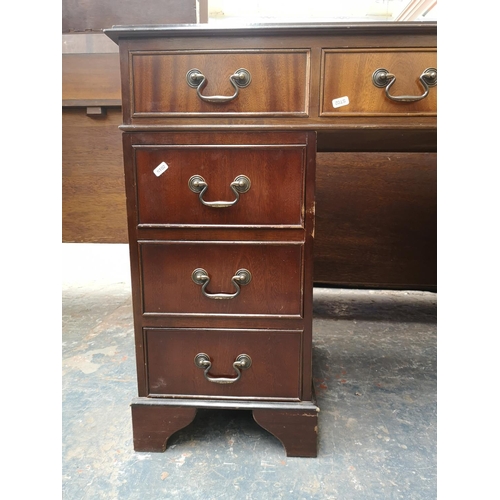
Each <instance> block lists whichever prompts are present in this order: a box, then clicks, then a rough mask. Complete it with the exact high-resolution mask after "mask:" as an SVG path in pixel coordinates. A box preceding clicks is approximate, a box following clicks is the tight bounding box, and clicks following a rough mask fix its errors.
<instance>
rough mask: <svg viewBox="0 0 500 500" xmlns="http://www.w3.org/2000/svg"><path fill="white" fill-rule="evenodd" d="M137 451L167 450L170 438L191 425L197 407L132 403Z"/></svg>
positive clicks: (135, 448) (135, 447)
mask: <svg viewBox="0 0 500 500" xmlns="http://www.w3.org/2000/svg"><path fill="white" fill-rule="evenodd" d="M131 407H132V429H133V434H134V450H135V451H153V452H158V451H160V452H161V451H165V450H166V448H167V440H168V438H169V437H170V436H171V435H172V434H173V433H174V432H177V431H178V430H180V429H182V428H183V427H186V426H187V425H189V424H190V423H191V422H192V421H193V420H194V417H195V416H196V408H190V407H179V406H160V405H145V404H132V405H131Z"/></svg>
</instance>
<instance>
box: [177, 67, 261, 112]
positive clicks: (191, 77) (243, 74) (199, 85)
mask: <svg viewBox="0 0 500 500" xmlns="http://www.w3.org/2000/svg"><path fill="white" fill-rule="evenodd" d="M186 80H187V83H188V85H189V86H190V87H193V88H195V89H196V92H197V94H198V97H199V98H200V99H201V100H202V101H205V102H215V103H219V104H224V103H225V102H229V101H232V100H233V99H236V97H238V93H239V91H240V88H244V87H248V86H249V85H250V82H251V81H252V76H251V75H250V72H249V71H248V70H247V69H245V68H240V69H238V70H236V71H235V72H234V73H233V74H232V75H231V76H230V77H229V81H230V82H231V85H232V86H233V87H234V94H233V95H230V96H225V95H211V96H206V95H202V93H201V91H202V90H203V88H204V87H205V85H206V84H207V83H208V82H207V78H206V76H205V75H204V74H203V73H202V72H201V71H200V70H199V69H196V68H193V69H190V70H189V71H188V72H187V74H186Z"/></svg>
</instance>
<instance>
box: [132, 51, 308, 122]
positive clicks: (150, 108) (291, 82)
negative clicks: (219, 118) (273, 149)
mask: <svg viewBox="0 0 500 500" xmlns="http://www.w3.org/2000/svg"><path fill="white" fill-rule="evenodd" d="M130 66H131V68H132V69H131V92H132V96H131V103H132V104H133V110H132V115H133V116H135V117H144V116H149V117H154V116H172V115H179V114H182V115H184V116H190V115H242V116H248V115H253V114H258V115H265V114H275V115H302V116H306V115H307V97H308V95H309V71H308V70H309V52H308V51H307V50H300V51H295V50H281V51H266V50H262V51H259V52H258V53H256V52H255V51H253V50H252V51H241V50H234V51H233V50H226V51H217V52H215V53H214V52H204V51H199V50H198V51H186V52H179V51H176V52H163V51H156V52H147V51H144V52H142V51H139V52H135V51H134V52H132V53H131V62H130ZM241 68H244V69H246V70H247V71H249V73H250V75H251V82H250V84H249V85H248V86H247V87H244V88H241V89H239V95H238V97H237V98H236V99H233V100H231V101H229V102H228V103H222V104H221V103H212V102H205V101H203V100H202V99H200V98H199V97H198V95H197V91H196V89H195V88H192V87H190V86H189V85H188V83H187V81H186V74H187V73H188V72H189V71H190V70H192V69H198V70H200V71H201V73H202V74H203V75H204V76H205V78H206V81H207V84H206V86H205V87H204V88H203V90H201V95H203V96H214V95H217V96H232V95H234V93H235V88H234V86H233V85H232V84H231V82H230V79H229V77H230V76H231V75H232V74H233V73H235V72H236V71H237V70H239V69H241Z"/></svg>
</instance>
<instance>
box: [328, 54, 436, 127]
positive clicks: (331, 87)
mask: <svg viewBox="0 0 500 500" xmlns="http://www.w3.org/2000/svg"><path fill="white" fill-rule="evenodd" d="M381 68H383V69H386V70H387V71H389V72H390V73H392V74H394V75H395V76H396V82H395V83H394V84H393V85H392V86H391V88H390V89H389V94H390V95H393V96H398V95H399V96H401V95H409V96H421V95H422V94H423V93H424V88H423V87H422V84H421V83H420V81H419V78H420V75H421V74H422V73H423V72H424V70H426V69H427V68H437V53H436V50H435V49H412V50H409V49H399V48H395V49H367V48H364V49H354V50H341V49H337V50H328V49H327V50H325V51H324V52H323V69H322V75H323V86H322V94H321V102H322V106H321V110H320V116H325V117H326V116H334V115H340V116H342V115H352V114H364V115H366V114H381V115H390V114H396V115H398V114H401V115H407V114H415V115H418V114H421V115H424V114H428V115H435V114H436V112H437V87H431V88H430V90H429V94H428V95H427V97H425V98H424V99H422V100H420V101H417V102H394V101H393V100H391V99H389V98H388V97H387V96H386V95H385V89H384V88H378V87H376V86H375V85H373V83H372V75H373V73H374V71H375V70H377V69H381ZM343 96H347V97H348V98H349V104H348V105H347V106H342V107H339V108H334V107H333V106H332V100H333V99H337V98H339V97H343Z"/></svg>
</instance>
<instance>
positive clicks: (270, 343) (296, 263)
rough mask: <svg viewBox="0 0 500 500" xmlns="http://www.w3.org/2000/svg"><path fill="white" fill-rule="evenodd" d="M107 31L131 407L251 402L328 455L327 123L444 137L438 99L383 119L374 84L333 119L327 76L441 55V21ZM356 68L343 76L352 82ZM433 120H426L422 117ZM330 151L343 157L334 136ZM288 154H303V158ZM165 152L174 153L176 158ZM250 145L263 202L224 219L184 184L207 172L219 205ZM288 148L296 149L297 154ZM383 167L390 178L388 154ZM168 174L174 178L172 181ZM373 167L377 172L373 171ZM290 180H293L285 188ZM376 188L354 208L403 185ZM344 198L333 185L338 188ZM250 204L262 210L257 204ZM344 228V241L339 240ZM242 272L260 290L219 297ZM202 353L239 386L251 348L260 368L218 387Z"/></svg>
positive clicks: (302, 449)
mask: <svg viewBox="0 0 500 500" xmlns="http://www.w3.org/2000/svg"><path fill="white" fill-rule="evenodd" d="M419 30H420V31H419ZM107 33H108V34H109V36H110V37H111V38H112V39H114V40H115V41H119V45H120V61H121V78H122V98H123V120H124V124H123V125H122V127H121V128H122V130H123V131H125V132H126V133H125V134H124V138H123V145H124V161H125V175H126V190H127V214H128V227H129V242H130V255H131V266H132V286H133V305H134V320H135V335H136V355H137V372H138V390H139V398H138V400H137V401H138V402H137V403H135V404H139V405H142V406H148V405H149V406H155V407H156V406H157V407H160V408H166V407H168V408H176V407H178V408H188V407H189V408H196V407H203V408H210V407H216V408H219V409H224V408H226V407H235V405H236V408H243V407H244V408H246V409H251V410H253V412H254V418H255V420H256V421H257V422H258V423H259V424H260V425H262V426H263V427H264V428H266V429H268V430H269V431H270V432H272V433H273V434H274V435H275V436H277V437H278V438H279V439H280V440H281V441H282V443H283V444H284V446H285V448H286V451H287V454H288V455H289V456H316V453H317V430H318V429H317V411H318V408H317V407H316V405H315V403H314V402H313V394H312V383H311V382H312V366H311V364H312V356H311V354H312V285H313V240H314V238H315V227H314V224H315V204H314V196H315V186H314V181H315V166H316V150H317V145H316V132H317V131H321V132H324V133H325V136H326V135H329V136H330V137H332V138H333V137H334V136H335V131H337V130H339V131H342V132H345V131H346V130H356V131H359V130H362V131H365V130H374V131H377V132H380V131H383V130H385V131H392V133H395V134H397V133H399V131H403V130H418V131H420V132H422V131H425V130H431V131H432V130H435V125H436V120H435V116H432V113H427V108H425V106H426V105H428V104H429V102H431V103H432V101H427V104H425V105H424V108H425V109H423V108H422V109H421V108H419V107H418V106H416V107H414V108H412V109H413V111H414V112H413V113H408V112H402V113H396V112H388V111H387V110H386V109H385V108H384V109H382V111H381V112H380V113H379V112H378V111H377V109H378V108H376V106H373V105H372V98H371V97H370V96H371V95H372V94H370V92H369V91H367V90H366V88H365V86H362V88H361V87H359V88H357V89H358V90H359V92H358V93H359V95H364V94H363V92H365V93H366V92H368V98H365V97H361V98H360V99H359V102H363V104H362V105H360V104H359V102H358V97H357V94H356V95H355V96H354V97H355V98H354V101H355V106H358V105H360V106H361V107H360V108H359V112H355V113H350V114H349V113H343V114H338V115H337V114H329V113H328V110H325V109H324V108H325V102H324V99H326V98H327V97H328V99H330V97H329V96H326V93H328V92H333V91H334V90H335V91H336V90H337V89H336V88H335V87H331V86H329V85H332V83H331V82H332V81H333V82H334V83H333V85H336V82H337V81H338V80H339V78H338V75H335V74H332V73H331V71H333V70H334V69H335V68H333V69H332V68H331V67H330V66H328V67H327V64H326V63H327V62H328V63H330V62H331V59H330V58H331V57H333V56H332V54H340V53H345V52H349V54H350V55H352V54H354V53H355V52H357V53H369V52H371V53H372V55H373V53H375V52H381V53H383V54H384V57H385V55H387V54H392V55H390V57H389V59H388V60H387V62H392V61H393V59H395V60H398V61H399V62H401V61H402V60H403V59H398V57H399V55H400V54H403V53H415V54H417V53H420V52H422V53H426V54H427V53H431V52H432V50H433V49H434V47H435V27H432V26H431V27H429V26H426V25H422V26H421V27H420V28H417V27H416V26H410V27H408V26H406V27H403V26H402V25H399V24H397V23H391V24H388V25H387V27H386V28H385V29H379V28H378V27H375V26H370V25H366V24H363V23H360V24H359V25H353V26H348V27H346V26H342V27H341V26H329V25H317V26H309V27H300V26H296V27H291V26H274V27H268V28H264V27H260V28H247V29H243V30H236V29H232V28H227V29H226V28H224V29H212V28H210V27H182V26H181V27H179V26H177V27H175V26H174V27H170V28H161V27H156V28H152V27H145V28H138V29H136V28H131V27H124V28H116V29H113V30H110V31H109V32H107ZM408 35H415V36H416V35H418V36H416V37H414V38H412V37H409V36H408ZM325 48H327V49H328V50H327V52H325ZM371 48H375V49H376V50H375V51H373V50H371ZM417 49H418V50H417ZM394 54H397V55H396V56H394ZM327 57H328V61H327ZM342 57H343V56H342ZM363 57H365V58H366V61H367V62H366V64H365V63H363V64H365V66H369V65H370V64H371V62H373V61H371V59H370V54H368V55H366V54H365V56H363ZM417 59H418V57H417ZM417 59H415V60H413V62H412V60H408V62H407V61H406V60H405V62H404V63H402V62H401V66H400V67H397V66H394V67H391V68H388V69H389V71H391V72H394V73H396V72H398V71H399V69H409V68H411V69H413V66H414V64H413V63H415V64H416V65H418V63H419V62H420V61H419V60H417ZM350 60H352V59H350ZM380 60H383V61H385V59H383V58H381V59H380ZM377 62H378V60H377ZM368 63H370V64H368ZM356 64H358V65H361V63H356ZM351 66H352V64H351ZM403 66H404V68H403ZM207 67H208V68H207ZM193 68H197V69H198V70H200V71H201V72H203V73H204V74H205V76H206V77H207V80H208V85H207V86H206V87H205V88H203V89H202V90H201V92H202V96H200V95H197V92H196V89H193V88H191V87H189V85H188V84H187V82H186V73H187V72H188V71H189V70H190V69H193ZM239 68H246V69H248V70H250V72H251V74H252V83H251V84H250V85H249V86H248V87H246V88H244V89H241V90H240V91H239V92H238V93H237V95H236V96H235V97H234V98H231V99H230V100H229V101H228V102H225V103H218V104H214V103H207V102H205V100H204V99H203V96H209V95H226V96H228V95H231V94H232V93H233V92H234V89H233V88H232V86H231V85H229V75H231V74H232V73H234V72H235V71H236V70H237V69H239ZM375 69H377V68H373V70H371V72H373V71H374V70H375ZM356 71H357V70H356V68H353V67H350V68H347V69H346V72H348V73H349V72H350V73H351V74H353V73H354V78H355V73H356ZM405 74H406V73H405ZM417 76H418V75H417ZM400 81H401V79H399V80H398V84H399V83H400ZM403 83H404V82H403ZM370 84H371V82H370ZM363 85H364V84H363ZM353 88H354V87H353ZM377 90H380V91H381V92H383V89H377ZM408 93H410V92H409V91H405V94H408ZM433 95H434V94H433ZM334 97H341V96H340V95H335V96H332V98H334ZM379 98H380V94H377V97H376V99H379ZM365 101H366V102H368V104H366V102H365ZM376 102H378V101H376ZM431 107H432V106H431ZM351 109H354V108H351ZM356 109H358V108H356ZM374 110H375V111H374ZM425 114H428V115H429V116H421V115H425ZM391 115H392V116H391ZM337 117H341V118H342V119H341V120H338V119H337ZM374 117H379V118H382V119H381V120H374ZM264 130H267V131H266V132H265V131H264ZM307 130H309V131H310V132H307ZM330 134H331V135H330ZM389 136H390V133H388V134H387V136H385V139H386V140H388V139H387V138H388V137H389ZM327 142H328V141H327ZM346 142H347V144H345V145H344V150H349V144H352V143H353V141H352V139H351V138H349V140H348V141H346ZM324 144H325V143H323V147H324ZM270 146H272V147H270ZM330 147H331V148H332V149H331V151H338V150H342V145H337V144H334V140H333V143H332V145H331V146H330ZM278 149H282V150H283V152H280V153H279V155H278V156H280V155H281V156H282V158H279V157H277V156H273V154H274V155H276V154H277V151H278ZM403 149H404V148H403ZM291 151H300V152H301V156H300V158H301V159H300V160H299V157H298V156H293V154H292V153H291ZM165 152H168V154H169V155H171V156H169V157H168V161H167V159H166V158H165V157H164V154H165ZM241 153H243V154H242V156H243V157H244V158H245V159H246V160H248V162H249V163H248V164H249V165H250V166H249V167H248V168H250V169H251V172H252V174H251V176H252V177H253V178H254V179H256V181H255V183H256V184H255V186H254V184H253V182H254V180H253V179H252V189H254V187H255V189H254V190H253V191H251V192H250V193H251V194H252V196H254V195H256V197H254V198H253V197H252V196H248V197H247V198H246V203H247V205H245V194H242V195H241V199H240V201H238V204H237V205H235V206H234V207H230V208H234V210H231V209H230V208H229V209H228V210H227V211H226V210H225V209H224V211H223V212H220V214H222V215H217V214H215V213H212V212H210V211H209V210H205V208H204V207H200V206H199V205H196V203H194V204H193V201H195V200H196V195H194V193H193V194H192V193H190V192H187V191H186V187H185V186H186V183H187V180H188V179H189V177H190V176H191V175H193V174H198V175H202V176H203V177H206V181H207V182H208V185H209V186H210V187H211V192H207V193H206V199H207V200H208V201H210V200H214V199H217V200H220V199H225V198H227V194H226V195H225V196H224V195H223V194H222V193H224V190H226V193H227V186H228V183H230V182H231V181H232V180H233V179H232V177H233V176H234V175H239V174H240V173H241V174H245V175H248V174H247V173H246V172H243V171H242V172H240V169H239V168H238V167H240V166H245V167H247V165H245V162H242V163H241V158H240V157H239V156H238V155H239V154H241ZM287 154H290V155H291V156H290V157H287V158H286V155H287ZM356 154H358V153H354V154H351V153H350V156H349V155H347V156H346V157H344V161H350V162H351V168H352V167H353V165H355V166H357V167H359V168H360V169H363V168H364V167H365V164H364V163H363V162H364V161H365V160H366V161H368V163H369V162H370V161H371V160H373V158H371V157H370V156H366V157H360V158H357V157H356ZM335 157H336V156H335ZM392 159H395V160H396V159H397V157H396V156H393V158H392ZM336 160H337V157H336ZM162 161H165V162H167V163H168V164H169V170H167V172H166V173H164V174H162V176H164V177H163V178H161V176H160V177H158V178H157V179H156V180H155V179H154V178H153V177H152V176H151V169H154V168H155V166H157V164H159V163H161V162H162ZM389 161H391V158H389V159H388V160H384V162H385V163H388V162H389ZM403 163H404V162H403ZM304 167H305V168H304ZM379 167H380V168H379V170H381V171H382V162H380V165H379ZM195 169H196V170H195ZM197 169H200V171H198V170H197ZM236 169H237V170H236ZM272 169H275V171H271V170H272ZM261 170H262V171H261ZM403 170H404V171H405V173H404V174H401V171H400V169H398V168H397V167H396V168H395V169H394V168H392V167H389V168H388V169H386V171H385V173H386V174H387V172H390V174H392V175H394V177H396V178H397V177H398V176H399V177H400V178H401V179H403V181H404V182H407V181H408V179H409V180H410V181H414V184H418V182H419V181H418V179H416V178H415V177H417V174H415V177H412V175H411V173H410V171H409V170H405V169H403ZM236 172H238V173H237V174H236ZM168 173H170V174H173V175H172V177H174V176H175V179H174V180H169V176H168ZM371 173H372V172H371V171H370V172H367V174H368V177H369V178H370V180H371ZM377 173H378V171H377ZM205 174H206V176H205ZM280 175H281V177H282V178H283V179H284V181H285V182H284V183H282V185H281V187H279V188H278V189H281V190H282V191H280V192H279V194H277V195H274V192H275V190H276V189H277V188H276V184H277V182H276V181H277V180H279V177H280ZM249 177H250V175H249ZM382 177H383V175H382ZM363 179H366V173H365V177H364V178H363ZM278 184H279V182H278ZM339 184H340V183H339ZM379 184H380V185H379ZM379 184H377V182H375V183H372V184H371V189H374V188H378V191H376V192H375V194H373V193H372V192H371V191H370V188H367V192H364V191H363V190H362V189H359V185H358V184H356V185H355V186H353V187H352V189H351V192H352V191H353V190H355V191H356V190H358V191H359V193H364V194H363V196H364V198H365V199H364V200H359V199H358V198H359V196H361V195H358V198H356V196H354V197H353V198H348V199H344V200H343V204H344V205H349V203H351V204H352V203H353V201H354V202H356V201H358V203H359V205H361V206H364V207H365V209H362V210H368V211H369V210H370V208H371V206H372V204H371V201H370V200H371V199H372V198H373V197H375V198H376V197H377V196H379V197H383V196H384V195H385V193H386V192H391V190H392V189H393V187H392V177H387V178H384V180H383V181H382V182H381V183H379ZM424 184H425V182H424ZM398 185H399V184H398ZM394 186H396V185H394ZM287 188H290V190H291V192H289V193H287V192H286V190H287ZM423 189H424V188H423V187H422V186H420V187H419V188H417V190H416V191H417V192H422V190H423ZM394 190H397V187H394ZM335 194H337V193H335V191H334V194H332V190H329V191H328V196H330V197H333V196H334V195H335ZM212 196H213V197H214V198H212ZM274 196H275V197H276V198H277V199H276V200H273V197H274ZM338 198H340V199H341V197H340V196H338ZM197 201H198V203H199V202H200V200H197ZM330 201H331V200H328V202H330ZM273 203H274V205H273ZM333 203H339V202H338V200H335V201H334V202H333ZM248 205H253V206H254V210H251V209H250V210H248ZM179 206H181V207H182V208H181V209H179ZM200 208H202V209H201V210H200ZM299 211H300V215H299ZM271 212H273V213H271ZM353 212H355V211H354V210H353ZM391 216H392V214H391ZM386 218H388V219H390V217H386ZM335 222H336V224H337V227H335V231H336V233H335V234H341V230H342V228H341V227H340V224H339V222H338V221H335ZM371 224H372V225H373V226H374V227H376V225H375V224H373V221H371ZM344 234H346V233H344ZM345 237H346V238H347V239H348V238H349V235H348V234H346V236H345ZM354 252H355V250H354ZM201 267H202V268H204V269H205V271H206V274H207V275H209V276H210V279H211V281H210V284H209V286H207V293H208V294H209V296H208V297H207V296H204V295H203V293H202V290H201V286H200V284H196V283H193V280H192V279H191V275H192V272H193V270H194V269H195V268H201ZM241 268H246V269H248V270H250V271H251V273H252V281H251V283H250V284H248V285H247V286H246V287H242V289H241V291H240V293H239V295H238V296H237V297H236V296H235V297H233V298H230V299H228V300H214V297H213V294H217V293H224V294H231V293H232V292H234V291H235V290H234V288H233V289H231V288H230V289H228V286H230V280H231V276H232V275H233V274H234V273H235V271H236V270H237V269H241ZM231 286H232V285H231ZM210 295H212V297H210ZM226 299H227V297H226ZM198 350H199V351H200V352H205V353H206V354H207V355H208V356H209V358H210V360H211V362H212V366H211V367H210V372H209V374H205V375H206V376H207V377H216V378H220V377H224V378H233V379H234V371H233V370H232V368H231V367H232V363H233V362H234V361H235V358H236V357H237V356H238V355H239V354H249V355H250V356H251V357H252V359H253V362H254V363H255V365H252V367H251V368H250V369H249V370H248V371H244V372H243V373H242V374H241V379H238V381H234V385H233V383H230V384H227V385H224V386H222V385H219V384H214V382H213V381H212V382H210V380H207V378H206V377H205V375H204V374H203V371H204V369H202V368H199V367H197V366H195V364H194V359H193V358H194V356H196V354H197V353H196V352H195V351H198ZM245 350H247V351H248V352H244V351H245ZM208 351H209V352H208ZM254 358H255V359H254ZM232 373H233V376H232V377H231V374H232ZM229 382H231V381H229ZM152 401H154V403H152ZM214 403H215V406H214ZM240 405H241V406H240ZM146 413H147V412H146V411H145V412H144V418H143V420H142V422H141V421H140V419H139V421H137V422H136V421H134V427H135V426H139V429H138V432H139V433H140V434H141V435H142V434H144V429H147V428H148V426H149V427H151V426H153V427H155V432H159V433H160V435H161V436H164V435H165V433H164V434H161V432H164V431H161V430H160V429H159V427H160V426H162V427H164V424H163V423H162V422H160V421H159V420H158V418H157V417H156V416H155V415H154V413H151V415H150V416H147V415H146ZM174 413H175V411H174ZM166 414H170V413H168V412H166ZM179 415H182V411H180V412H179ZM148 420H149V422H147V421H148ZM145 422H146V423H145ZM156 441H158V442H159V441H161V439H156Z"/></svg>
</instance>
